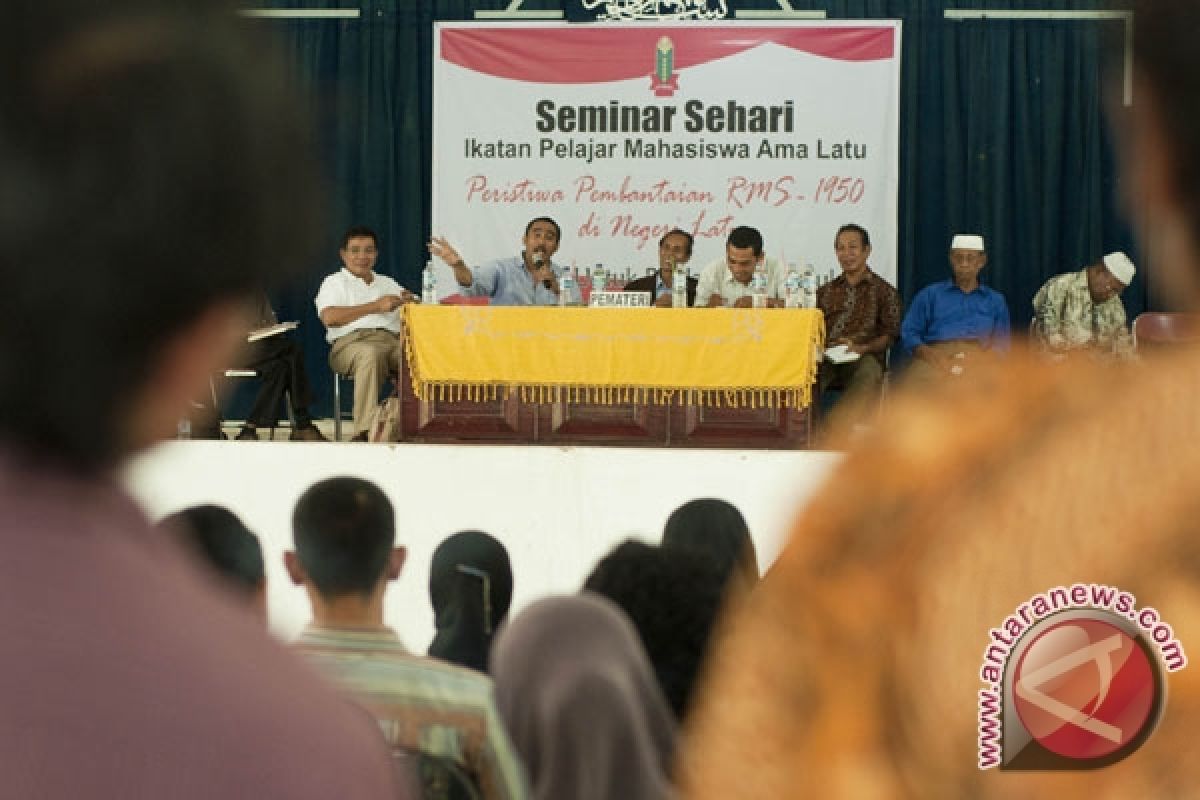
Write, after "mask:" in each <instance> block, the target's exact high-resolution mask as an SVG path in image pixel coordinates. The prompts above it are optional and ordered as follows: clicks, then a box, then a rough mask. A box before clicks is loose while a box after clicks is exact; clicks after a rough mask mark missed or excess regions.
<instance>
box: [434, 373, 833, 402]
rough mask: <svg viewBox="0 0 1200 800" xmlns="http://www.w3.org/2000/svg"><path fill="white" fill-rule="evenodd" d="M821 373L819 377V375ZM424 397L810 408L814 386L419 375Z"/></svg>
mask: <svg viewBox="0 0 1200 800" xmlns="http://www.w3.org/2000/svg"><path fill="white" fill-rule="evenodd" d="M814 377H815V376H814ZM413 390H414V391H415V393H416V395H417V397H418V398H420V399H421V400H425V399H428V398H433V399H434V400H436V401H437V402H441V403H461V402H464V401H467V402H472V403H485V402H495V401H497V400H507V399H509V398H510V397H514V396H515V397H517V398H518V399H519V400H520V401H521V402H523V403H537V404H540V405H544V404H547V403H560V402H569V403H586V404H589V405H618V404H628V403H636V404H639V405H647V404H656V405H667V404H669V403H672V402H674V401H675V399H676V398H678V399H680V400H681V401H683V402H685V403H688V404H690V405H703V406H710V407H712V408H746V409H760V408H781V407H791V408H805V407H807V406H808V404H809V403H810V402H811V401H812V385H811V384H810V385H809V386H806V387H796V388H790V389H767V388H761V387H759V388H753V387H730V388H721V389H696V388H692V387H675V388H665V387H659V386H575V385H571V386H564V385H561V384H518V385H516V386H509V385H502V384H495V383H462V382H458V381H420V380H419V379H418V378H417V377H416V376H415V375H414V377H413Z"/></svg>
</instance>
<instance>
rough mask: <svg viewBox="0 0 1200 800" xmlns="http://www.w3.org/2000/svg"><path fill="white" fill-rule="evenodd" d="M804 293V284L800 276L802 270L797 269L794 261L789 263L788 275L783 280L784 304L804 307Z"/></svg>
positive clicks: (789, 306)
mask: <svg viewBox="0 0 1200 800" xmlns="http://www.w3.org/2000/svg"><path fill="white" fill-rule="evenodd" d="M803 294H804V285H803V281H802V279H801V277H800V270H798V269H796V264H795V263H794V262H793V263H789V264H788V271H787V277H786V278H784V280H783V296H784V305H785V306H787V307H788V308H803V307H804V299H803Z"/></svg>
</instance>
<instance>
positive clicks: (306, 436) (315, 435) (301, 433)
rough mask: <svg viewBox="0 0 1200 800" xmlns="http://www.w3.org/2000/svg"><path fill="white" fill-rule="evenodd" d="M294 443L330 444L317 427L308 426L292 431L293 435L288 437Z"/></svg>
mask: <svg viewBox="0 0 1200 800" xmlns="http://www.w3.org/2000/svg"><path fill="white" fill-rule="evenodd" d="M288 439H290V440H291V441H293V442H328V441H329V440H328V439H326V438H325V436H324V434H322V433H321V432H320V431H319V430H317V427H316V426H315V425H308V426H307V427H304V428H296V429H295V430H294V431H292V435H291V436H289V437H288Z"/></svg>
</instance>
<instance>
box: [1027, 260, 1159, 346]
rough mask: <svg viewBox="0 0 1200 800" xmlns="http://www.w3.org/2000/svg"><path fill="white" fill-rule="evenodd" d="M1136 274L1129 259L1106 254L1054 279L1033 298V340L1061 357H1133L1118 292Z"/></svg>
mask: <svg viewBox="0 0 1200 800" xmlns="http://www.w3.org/2000/svg"><path fill="white" fill-rule="evenodd" d="M1136 272H1137V270H1136V268H1135V267H1134V266H1133V262H1132V261H1130V260H1129V256H1127V255H1125V254H1124V253H1109V254H1108V255H1106V256H1105V257H1104V258H1103V259H1102V260H1101V261H1098V262H1096V263H1095V264H1092V265H1091V266H1090V267H1085V268H1083V269H1081V270H1079V271H1078V272H1067V273H1065V274H1062V275H1055V276H1054V277H1053V278H1051V279H1050V280H1048V281H1046V283H1045V285H1043V286H1042V288H1041V289H1038V292H1037V294H1035V295H1034V296H1033V312H1034V326H1033V333H1034V336H1035V338H1036V339H1037V340H1038V341H1039V342H1040V344H1041V345H1042V347H1043V348H1045V349H1046V350H1047V351H1048V352H1049V353H1051V354H1053V355H1054V356H1056V357H1060V358H1061V357H1065V356H1066V354H1067V353H1069V352H1071V351H1086V352H1087V353H1088V354H1089V355H1092V356H1094V357H1101V358H1107V357H1116V358H1130V357H1132V356H1133V338H1132V337H1131V336H1130V335H1129V328H1128V325H1127V323H1126V319H1125V306H1124V305H1122V304H1121V292H1122V291H1124V290H1125V287H1126V286H1128V285H1129V284H1130V282H1131V281H1132V280H1133V276H1134V274H1135V273H1136Z"/></svg>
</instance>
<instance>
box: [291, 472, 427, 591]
mask: <svg viewBox="0 0 1200 800" xmlns="http://www.w3.org/2000/svg"><path fill="white" fill-rule="evenodd" d="M292 535H293V537H294V540H295V546H296V549H295V551H293V552H289V553H287V554H285V564H286V566H287V569H288V573H289V574H290V575H291V577H292V580H293V581H294V582H295V583H297V584H301V585H304V586H305V587H307V588H308V589H309V593H310V596H311V595H314V594H315V595H316V597H317V598H319V599H320V600H322V601H325V602H330V601H334V600H337V599H341V598H347V597H349V598H354V599H357V600H362V601H370V600H372V599H376V598H381V597H382V595H383V590H384V588H385V587H386V585H387V582H388V581H390V580H395V579H396V578H397V577H398V576H399V574H400V568H401V567H402V566H403V563H404V548H395V547H394V546H393V545H394V543H395V538H396V523H395V517H394V515H393V513H392V504H391V502H390V501H389V500H388V499H387V495H385V494H384V493H383V490H381V489H380V488H379V487H378V486H376V485H375V484H373V483H371V482H370V481H365V480H363V479H361V478H351V477H339V478H329V479H328V480H323V481H321V482H320V483H316V484H314V485H313V486H311V487H309V488H308V489H307V490H305V492H304V494H302V495H300V499H299V500H297V501H296V509H295V511H294V512H293V513H292Z"/></svg>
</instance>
